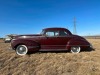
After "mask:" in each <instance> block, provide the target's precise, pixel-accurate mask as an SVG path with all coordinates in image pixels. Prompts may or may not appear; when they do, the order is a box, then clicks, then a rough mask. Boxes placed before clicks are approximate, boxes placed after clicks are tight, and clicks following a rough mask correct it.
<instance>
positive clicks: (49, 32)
mask: <svg viewBox="0 0 100 75" xmlns="http://www.w3.org/2000/svg"><path fill="white" fill-rule="evenodd" d="M46 36H54V32H51V31H48V32H46Z"/></svg>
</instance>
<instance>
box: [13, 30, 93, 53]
mask: <svg viewBox="0 0 100 75" xmlns="http://www.w3.org/2000/svg"><path fill="white" fill-rule="evenodd" d="M11 46H12V49H14V50H15V51H16V53H17V54H18V55H25V54H27V53H28V52H30V51H68V50H70V51H71V52H72V53H79V52H80V51H81V50H82V49H86V48H91V47H92V45H91V44H90V43H89V42H88V41H87V40H86V39H84V38H83V37H81V36H78V35H73V34H72V33H71V32H70V31H69V30H68V29H65V28H46V29H43V30H42V32H41V33H40V34H34V35H18V36H16V37H15V38H14V39H13V40H12V41H11Z"/></svg>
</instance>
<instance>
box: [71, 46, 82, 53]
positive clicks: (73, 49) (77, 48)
mask: <svg viewBox="0 0 100 75" xmlns="http://www.w3.org/2000/svg"><path fill="white" fill-rule="evenodd" d="M80 51H81V48H80V47H79V46H72V47H71V52H72V53H79V52H80Z"/></svg>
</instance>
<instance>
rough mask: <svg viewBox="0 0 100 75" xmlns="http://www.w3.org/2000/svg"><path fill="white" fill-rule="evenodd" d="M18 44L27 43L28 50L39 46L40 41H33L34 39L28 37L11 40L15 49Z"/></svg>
mask: <svg viewBox="0 0 100 75" xmlns="http://www.w3.org/2000/svg"><path fill="white" fill-rule="evenodd" d="M18 45H26V46H27V47H28V50H33V49H37V48H39V46H40V45H39V43H37V42H35V41H33V40H27V39H15V40H12V41H11V46H12V48H13V49H16V47H17V46H18Z"/></svg>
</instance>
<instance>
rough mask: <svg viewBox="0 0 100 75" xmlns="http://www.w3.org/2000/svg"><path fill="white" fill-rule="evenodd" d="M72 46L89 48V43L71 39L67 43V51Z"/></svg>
mask: <svg viewBox="0 0 100 75" xmlns="http://www.w3.org/2000/svg"><path fill="white" fill-rule="evenodd" d="M72 46H80V47H87V46H90V43H89V42H88V41H86V40H81V39H72V40H70V41H69V42H68V43H67V49H70V48H71V47H72Z"/></svg>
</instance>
